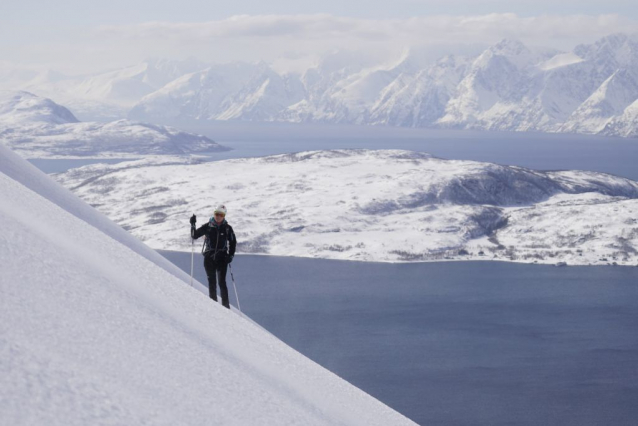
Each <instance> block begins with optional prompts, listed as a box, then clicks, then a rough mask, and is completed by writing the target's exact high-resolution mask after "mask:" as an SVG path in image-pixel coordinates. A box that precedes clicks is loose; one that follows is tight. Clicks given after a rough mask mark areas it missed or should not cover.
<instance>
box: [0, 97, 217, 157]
mask: <svg viewBox="0 0 638 426" xmlns="http://www.w3.org/2000/svg"><path fill="white" fill-rule="evenodd" d="M0 141H2V142H3V143H4V144H6V145H8V146H9V147H11V148H12V149H13V150H15V151H16V152H19V153H20V154H21V155H22V156H24V157H27V158H42V157H47V158H53V157H60V158H70V157H84V158H86V157H137V156H140V155H147V154H184V153H193V152H210V151H224V150H226V149H227V148H225V147H223V146H221V145H219V144H217V143H216V142H214V141H212V140H210V139H209V138H207V137H205V136H202V135H196V134H192V133H187V132H183V131H180V130H178V129H175V128H173V127H168V126H158V125H152V124H147V123H140V122H134V121H130V120H117V121H113V122H110V123H97V122H89V123H80V122H78V120H77V119H76V118H75V117H74V116H73V114H72V113H71V112H70V111H69V110H68V109H66V108H65V107H63V106H60V105H58V104H56V103H55V102H53V101H51V100H50V99H46V98H41V97H38V96H35V95H33V94H31V93H28V92H0Z"/></svg>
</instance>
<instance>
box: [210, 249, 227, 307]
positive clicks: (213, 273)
mask: <svg viewBox="0 0 638 426" xmlns="http://www.w3.org/2000/svg"><path fill="white" fill-rule="evenodd" d="M204 269H205V270H206V277H207V278H208V295H209V296H210V298H211V299H213V300H214V301H215V302H217V284H219V292H220V293H221V296H222V305H224V306H225V307H227V308H228V309H230V302H229V301H228V287H227V286H226V272H227V271H228V262H226V260H225V259H224V260H218V261H214V260H213V258H212V257H209V256H206V257H205V258H204Z"/></svg>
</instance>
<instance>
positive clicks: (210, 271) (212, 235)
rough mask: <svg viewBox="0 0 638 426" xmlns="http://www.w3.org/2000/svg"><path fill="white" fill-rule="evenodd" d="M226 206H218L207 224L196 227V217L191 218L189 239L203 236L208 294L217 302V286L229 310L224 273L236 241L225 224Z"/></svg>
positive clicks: (229, 227) (231, 231) (233, 251)
mask: <svg viewBox="0 0 638 426" xmlns="http://www.w3.org/2000/svg"><path fill="white" fill-rule="evenodd" d="M225 218H226V206H224V205H223V204H222V205H219V206H218V207H217V208H216V209H215V211H214V212H213V216H212V217H211V218H210V220H209V221H208V223H207V224H205V225H202V226H200V227H199V228H197V227H196V223H197V216H195V215H193V216H191V219H190V222H191V238H193V239H198V238H199V237H201V236H204V237H205V239H204V247H203V248H202V254H203V255H204V269H206V277H207V278H208V294H209V296H210V298H211V299H213V300H214V301H216V302H217V284H219V292H220V293H221V296H222V305H224V306H225V307H227V308H228V309H230V302H229V301H228V287H227V286H226V271H227V270H228V264H229V263H231V262H232V261H233V257H234V256H235V248H236V247H237V239H236V238H235V232H233V228H232V227H231V226H230V225H229V224H228V222H226V219H225Z"/></svg>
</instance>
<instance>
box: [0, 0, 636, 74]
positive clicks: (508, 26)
mask: <svg viewBox="0 0 638 426" xmlns="http://www.w3.org/2000/svg"><path fill="white" fill-rule="evenodd" d="M637 23H638V8H637V7H636V3H635V0H632V1H629V0H606V1H602V0H578V1H577V0H553V1H550V0H534V1H532V0H530V1H528V0H522V1H516V0H509V1H502V0H482V1H471V0H392V1H383V0H322V1H321V2H318V1H313V2H307V1H306V2H304V1H302V0H296V1H291V0H225V1H217V0H212V1H211V0H186V1H177V0H172V1H167V0H147V1H132V0H126V1H125V0H109V1H108V2H107V1H103V2H93V1H90V0H57V1H54V2H48V1H45V0H40V1H34V0H22V1H15V0H2V1H1V2H0V62H4V63H5V66H7V65H6V64H7V63H10V64H13V65H18V66H25V67H30V66H35V67H40V68H42V67H46V68H53V69H56V70H60V71H63V72H66V73H71V74H74V73H83V72H94V71H98V70H102V69H105V68H116V67H120V66H124V65H128V64H134V63H136V62H139V61H141V60H143V59H144V58H146V57H150V56H159V57H168V58H176V59H180V58H185V57H188V56H196V57H198V58H200V59H202V60H205V61H215V62H225V61H231V60H237V59H242V60H249V61H253V60H261V59H263V60H267V61H275V60H277V61H278V62H279V63H282V64H285V63H287V62H290V63H293V62H294V61H300V62H303V61H304V60H306V59H308V58H312V57H316V56H318V55H321V54H323V53H324V52H327V51H331V50H334V49H339V48H345V49H353V50H357V51H362V52H367V53H370V54H376V55H378V56H379V57H391V56H392V55H396V56H398V55H399V54H400V52H401V51H402V50H404V49H405V48H406V47H416V48H418V49H420V50H421V51H423V52H429V54H430V55H433V56H436V55H438V54H439V53H442V52H445V51H456V52H464V51H472V50H473V49H478V48H480V47H482V46H486V45H488V44H491V43H494V42H496V41H498V40H500V39H502V38H506V37H508V38H516V39H520V40H521V41H523V42H525V43H527V44H530V45H539V46H551V47H556V48H560V49H571V48H572V47H573V46H574V45H576V44H578V43H581V42H591V41H593V40H595V39H597V38H599V37H601V36H603V35H607V34H610V33H613V32H627V33H635V32H636V31H638V25H636V24H637ZM282 66H284V65H282Z"/></svg>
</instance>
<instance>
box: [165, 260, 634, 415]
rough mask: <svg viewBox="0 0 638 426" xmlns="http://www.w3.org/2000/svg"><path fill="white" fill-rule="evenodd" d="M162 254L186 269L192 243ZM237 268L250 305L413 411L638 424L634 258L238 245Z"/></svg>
mask: <svg viewBox="0 0 638 426" xmlns="http://www.w3.org/2000/svg"><path fill="white" fill-rule="evenodd" d="M162 254H164V255H165V256H166V257H168V258H169V259H170V260H171V261H173V262H174V263H175V264H177V265H178V266H180V267H181V268H182V269H184V270H185V271H188V272H190V254H188V253H171V252H163V253H162ZM196 256H198V257H197V259H196V262H195V264H196V276H197V279H198V280H199V281H200V282H202V283H205V282H206V279H205V275H204V271H203V267H202V265H201V257H200V256H199V255H196ZM233 267H234V272H235V278H236V280H237V285H238V289H239V293H240V301H241V306H242V308H243V310H244V312H246V313H247V314H248V315H249V316H250V317H251V318H253V319H254V320H256V321H257V322H258V323H260V324H261V325H263V326H264V327H265V328H266V329H268V330H270V331H271V332H272V333H273V334H275V335H276V336H278V337H279V338H280V339H282V340H283V341H284V342H286V343H288V344H289V345H291V346H292V347H294V348H296V349H297V350H299V351H300V352H301V353H303V354H304V355H306V356H308V357H309V358H311V359H313V360H315V361H316V362H318V363H319V364H321V365H323V366H325V367H326V368H328V369H330V370H332V371H334V372H335V373H337V374H338V375H340V376H341V377H343V378H345V379H346V380H348V381H350V382H351V383H353V384H354V385H356V386H358V387H360V388H361V389H363V390H365V391H366V392H368V393H370V394H371V395H373V396H374V397H376V398H378V399H380V400H381V401H383V402H384V403H386V404H388V405H389V406H391V407H392V408H394V409H396V410H398V411H399V412H401V413H403V414H405V415H406V416H408V417H410V418H412V419H413V420H415V421H416V422H418V423H420V424H424V425H486V426H487V425H490V426H494V425H530V426H531V425H535V426H536V425H556V426H559V425H560V426H569V425H574V426H576V425H578V426H584V425H601V426H602V425H605V426H607V425H614V426H619V425H627V426H629V425H631V426H635V425H636V424H637V421H638V333H637V330H638V268H636V267H611V266H610V267H601V266H597V267H568V268H556V267H553V266H544V265H524V264H513V263H496V262H446V263H420V264H379V263H359V262H344V261H330V260H316V259H300V258H282V257H266V256H247V255H245V256H244V255H242V256H237V258H236V260H235V262H234V263H233ZM229 282H230V276H229ZM231 294H232V287H231ZM232 300H234V299H233V298H232V297H231V301H232ZM211 303H212V302H211Z"/></svg>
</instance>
